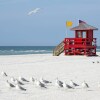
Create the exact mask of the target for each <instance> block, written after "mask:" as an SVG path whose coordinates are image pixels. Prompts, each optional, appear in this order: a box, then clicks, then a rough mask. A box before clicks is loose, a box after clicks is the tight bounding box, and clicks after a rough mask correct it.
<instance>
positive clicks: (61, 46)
mask: <svg viewBox="0 0 100 100" xmlns="http://www.w3.org/2000/svg"><path fill="white" fill-rule="evenodd" d="M63 51H64V42H63V41H62V42H61V43H60V44H59V45H58V46H56V47H55V49H54V50H53V56H59V55H60V54H61V53H62V52H63Z"/></svg>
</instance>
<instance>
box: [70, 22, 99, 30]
mask: <svg viewBox="0 0 100 100" xmlns="http://www.w3.org/2000/svg"><path fill="white" fill-rule="evenodd" d="M71 30H72V31H75V30H98V28H96V27H94V26H91V25H88V24H87V23H86V22H84V21H82V20H79V25H78V26H76V27H73V28H71Z"/></svg>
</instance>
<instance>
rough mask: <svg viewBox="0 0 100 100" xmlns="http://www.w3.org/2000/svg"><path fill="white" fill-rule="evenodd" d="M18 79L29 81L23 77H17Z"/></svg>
mask: <svg viewBox="0 0 100 100" xmlns="http://www.w3.org/2000/svg"><path fill="white" fill-rule="evenodd" d="M19 81H24V82H29V81H28V80H27V79H25V78H23V77H19Z"/></svg>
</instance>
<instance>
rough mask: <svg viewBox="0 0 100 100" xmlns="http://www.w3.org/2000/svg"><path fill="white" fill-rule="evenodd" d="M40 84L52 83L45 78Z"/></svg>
mask: <svg viewBox="0 0 100 100" xmlns="http://www.w3.org/2000/svg"><path fill="white" fill-rule="evenodd" d="M40 82H41V83H43V84H47V83H52V82H50V81H48V80H44V79H43V78H41V79H40Z"/></svg>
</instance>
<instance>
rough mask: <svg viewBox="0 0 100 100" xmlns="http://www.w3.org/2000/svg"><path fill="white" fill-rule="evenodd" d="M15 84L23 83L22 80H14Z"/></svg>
mask: <svg viewBox="0 0 100 100" xmlns="http://www.w3.org/2000/svg"><path fill="white" fill-rule="evenodd" d="M15 84H19V85H24V84H23V83H22V82H20V81H19V80H17V79H16V80H15Z"/></svg>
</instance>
